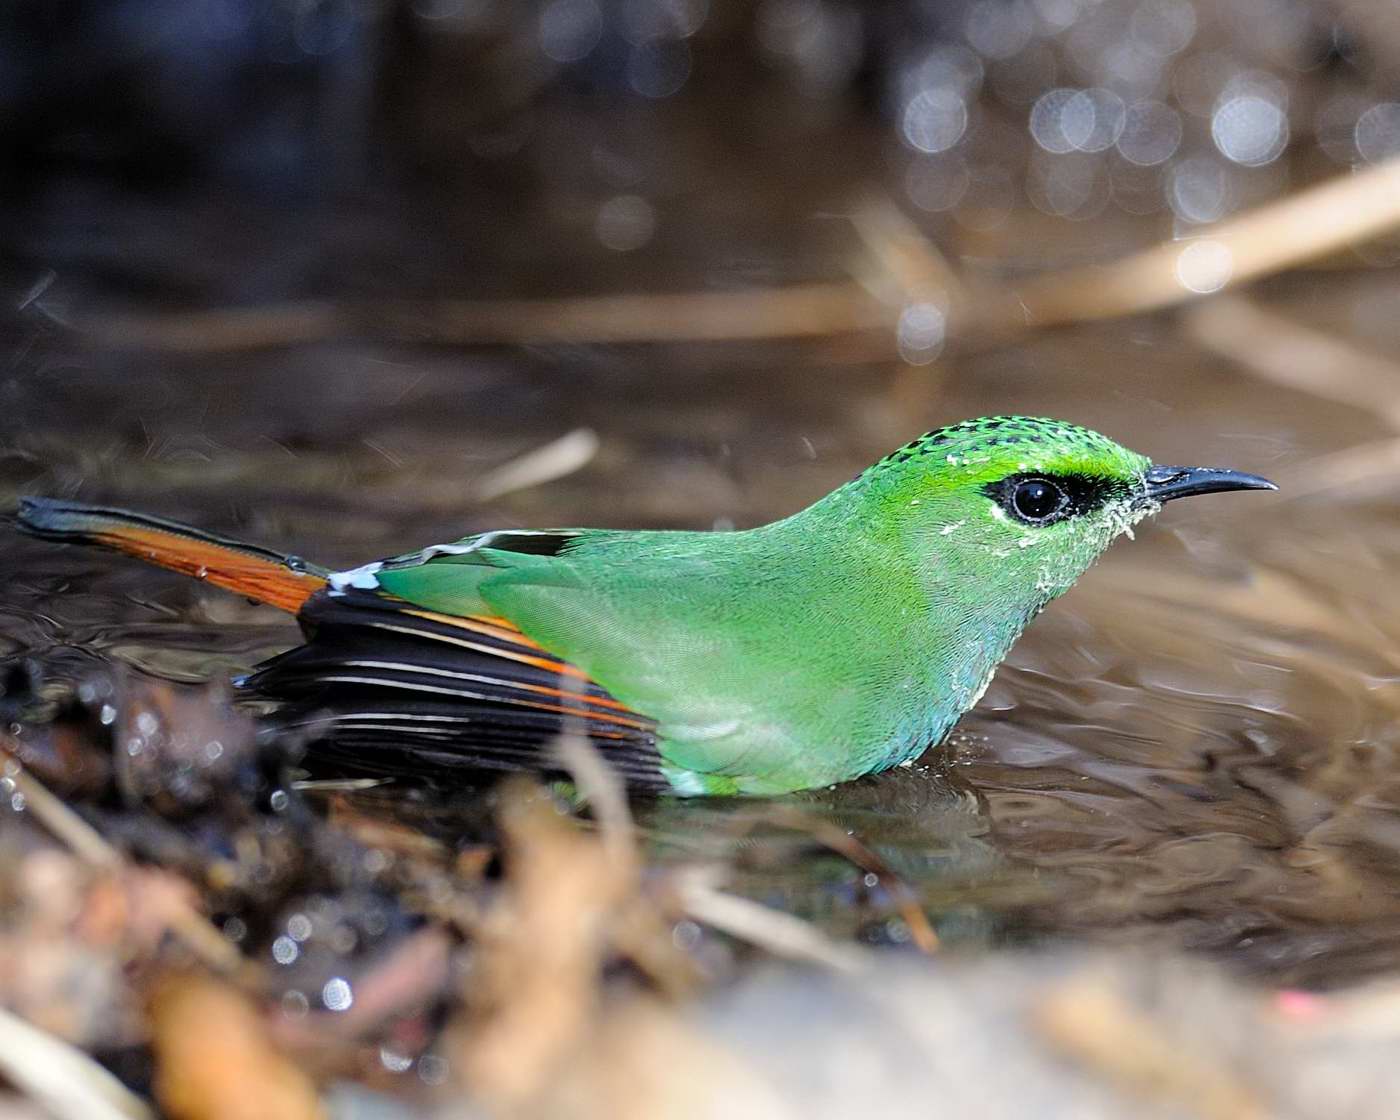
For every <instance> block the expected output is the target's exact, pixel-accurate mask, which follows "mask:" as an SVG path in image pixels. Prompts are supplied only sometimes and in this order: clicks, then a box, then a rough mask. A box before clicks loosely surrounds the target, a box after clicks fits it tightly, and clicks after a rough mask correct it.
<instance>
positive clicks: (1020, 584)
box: [19, 416, 1276, 795]
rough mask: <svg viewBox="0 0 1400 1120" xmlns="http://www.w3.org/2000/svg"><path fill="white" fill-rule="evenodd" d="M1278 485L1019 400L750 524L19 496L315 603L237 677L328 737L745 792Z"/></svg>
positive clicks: (923, 722) (205, 573)
mask: <svg viewBox="0 0 1400 1120" xmlns="http://www.w3.org/2000/svg"><path fill="white" fill-rule="evenodd" d="M1273 489H1276V487H1275V486H1274V484H1273V483H1271V482H1269V481H1268V480H1267V479H1263V478H1259V477H1257V476H1255V475H1250V474H1241V473H1238V472H1235V471H1229V470H1219V469H1214V468H1201V467H1163V466H1154V465H1153V464H1152V463H1151V462H1150V461H1149V460H1148V459H1146V458H1144V457H1143V456H1142V455H1139V454H1137V453H1135V452H1133V451H1129V450H1128V449H1126V448H1124V447H1120V446H1119V445H1118V444H1117V443H1114V442H1113V441H1112V440H1110V439H1108V438H1107V437H1106V436H1102V435H1100V434H1098V433H1097V432H1093V431H1089V430H1088V429H1086V428H1081V427H1076V426H1075V425H1072V424H1067V423H1064V422H1062V421H1058V420H1047V419H1036V418H1030V417H1022V416H998V417H990V418H985V419H980V420H970V421H967V422H965V423H961V424H955V425H952V426H950V427H946V428H940V429H938V430H936V431H932V432H929V433H927V434H926V435H923V436H920V437H919V438H918V439H916V440H914V441H913V442H911V443H908V444H906V445H905V446H904V447H901V448H899V449H898V450H897V451H895V452H893V453H892V454H890V455H888V456H886V457H885V458H884V459H881V460H880V461H879V462H878V463H876V464H875V465H874V466H872V467H870V468H869V469H868V470H866V471H865V472H864V473H862V474H861V475H860V476H858V477H857V478H855V479H854V480H853V481H851V482H848V483H846V484H845V485H844V486H842V487H840V488H839V489H837V490H835V491H833V492H832V493H830V494H828V495H827V496H826V497H824V498H822V499H820V500H819V501H817V502H815V503H814V504H812V505H810V506H808V507H807V508H806V509H804V510H801V511H800V512H798V513H795V514H793V515H792V516H790V517H786V518H784V519H782V520H780V521H774V522H772V523H771V524H767V525H762V526H759V527H758V528H754V529H746V530H740V531H732V532H669V531H668V532H660V531H651V532H633V531H626V530H614V529H549V530H516V529H507V530H501V531H497V532H488V533H481V534H478V535H476V536H471V537H466V538H463V539H462V540H458V541H454V542H452V543H450V544H439V545H432V546H430V547H427V548H424V549H421V550H419V551H417V552H411V553H407V554H405V555H402V556H396V557H394V558H392V559H389V560H381V561H378V562H376V563H372V564H366V565H365V566H363V567H360V568H355V569H352V570H349V571H343V572H330V571H327V570H325V569H323V568H319V567H316V566H314V565H311V564H308V563H306V562H304V561H302V560H300V559H298V558H295V557H288V556H284V555H282V554H279V553H275V552H270V551H267V550H264V549H259V548H255V547H252V546H249V545H244V544H241V543H238V542H235V541H229V540H224V539H221V538H218V537H213V536H210V535H208V534H205V533H202V532H199V531H197V530H194V529H189V528H186V527H183V526H180V525H175V524H173V523H170V522H165V521H160V520H157V519H154V518H149V517H142V516H140V515H136V514H130V513H126V512H123V511H118V510H106V509H98V508H95V507H91V506H83V505H77V504H73V503H68V502H61V501H52V500H46V499H29V500H26V501H25V502H24V503H23V505H22V507H21V510H20V515H19V516H20V523H21V525H22V526H23V527H24V528H26V529H27V530H29V531H30V532H32V533H35V534H38V535H41V536H46V537H51V538H56V539H60V540H79V541H87V542H92V543H98V544H103V545H107V546H108V547H112V548H116V549H119V550H121V551H124V552H127V553H129V554H132V555H137V556H141V557H143V558H145V559H147V560H151V561H154V562H155V563H158V564H162V565H164V566H166V567H171V568H175V569H177V570H180V571H184V572H186V573H189V574H192V575H196V576H199V577H200V578H204V579H208V580H209V581H211V582H213V583H215V584H218V585H220V586H223V587H228V588H230V589H232V590H235V591H238V592H240V593H242V594H245V595H248V596H251V597H252V598H255V599H258V600H261V601H264V602H269V603H273V604H275V605H277V606H281V607H283V608H285V609H288V610H295V611H297V612H298V616H299V620H300V622H301V626H302V630H303V632H304V634H305V639H306V640H305V644H303V645H300V646H298V647H296V648H294V649H291V650H289V651H288V652H286V653H283V654H281V655H279V656H277V657H275V658H273V659H271V660H270V661H268V662H265V663H264V664H263V665H261V666H259V667H258V668H257V669H256V670H255V671H254V672H253V673H252V674H251V675H250V676H248V677H246V678H243V679H242V680H241V681H240V682H239V684H240V685H241V687H242V688H243V689H244V690H245V691H246V692H247V693H248V694H250V695H252V696H256V697H260V698H264V699H273V700H277V701H281V706H280V709H279V710H278V712H277V714H276V715H275V716H274V717H272V719H273V726H274V728H275V729H283V730H290V729H295V730H296V731H297V732H298V733H299V734H301V735H303V736H306V737H308V738H309V739H310V740H311V741H312V742H313V745H314V749H315V751H316V752H317V753H319V754H320V755H322V756H323V757H329V758H333V759H339V760H341V761H342V762H348V763H350V764H352V765H354V766H356V767H357V768H363V769H369V770H381V771H385V772H393V771H399V772H403V771H408V772H419V771H427V770H440V769H441V768H443V767H449V768H454V767H455V768H458V769H465V770H471V769H476V770H481V769H485V770H499V769H539V770H548V769H550V767H551V765H552V763H551V758H552V755H551V753H550V751H549V745H550V743H552V742H553V740H554V739H555V738H556V737H557V736H558V735H559V734H560V733H561V732H565V731H573V732H577V733H581V734H584V735H587V736H588V737H589V738H590V739H591V740H592V741H593V742H594V743H595V744H596V745H597V746H598V748H599V749H600V751H601V753H602V755H603V757H604V758H606V759H607V760H608V761H609V762H610V763H611V764H612V765H613V766H614V768H615V769H616V770H617V772H618V773H620V774H621V775H622V776H623V777H624V778H625V779H626V780H627V781H628V783H629V784H630V785H632V786H634V787H636V788H639V789H647V790H653V791H666V792H670V793H674V794H680V795H735V794H779V793H785V792H789V791H792V790H800V789H808V788H812V787H816V786H825V785H830V784H832V783H835V782H842V781H846V780H848V779H852V778H857V777H860V776H861V775H863V774H871V773H874V772H876V771H880V770H886V769H888V768H889V767H892V766H897V765H899V764H900V763H902V762H905V761H908V760H910V759H912V758H914V757H915V756H917V755H919V754H921V753H922V752H923V751H925V750H927V749H928V748H929V747H931V746H933V745H935V744H937V743H938V742H939V741H940V740H941V739H942V738H943V737H944V735H945V734H947V732H948V730H949V729H950V728H951V727H952V726H953V724H954V723H956V722H957V720H958V719H959V717H961V716H962V714H963V713H964V712H966V711H967V710H968V709H969V708H971V707H972V706H973V705H974V704H975V703H976V702H977V700H978V698H979V697H980V696H981V695H982V693H983V691H984V690H985V689H986V687H987V685H988V683H989V682H990V681H991V678H992V674H993V673H994V672H995V670H996V667H997V665H998V664H999V663H1000V662H1001V660H1002V659H1003V658H1004V657H1005V656H1006V653H1007V651H1008V650H1009V649H1010V648H1011V644H1012V643H1013V642H1014V641H1015V640H1016V638H1017V636H1018V635H1019V634H1020V633H1021V631H1022V630H1023V629H1024V628H1025V626H1026V624H1027V623H1028V622H1029V621H1030V620H1031V619H1032V618H1034V617H1035V615H1036V614H1037V613H1038V612H1039V611H1040V610H1041V608H1043V607H1044V606H1045V605H1046V604H1047V603H1048V602H1049V601H1050V600H1051V599H1054V598H1055V597H1056V596H1058V595H1061V594H1063V593H1064V592H1066V591H1068V590H1069V588H1070V587H1071V586H1073V584H1074V582H1075V581H1076V580H1077V579H1078V578H1079V577H1080V576H1081V575H1082V574H1083V573H1084V571H1085V570H1086V569H1087V568H1088V567H1089V566H1090V565H1091V564H1092V563H1093V562H1094V561H1095V559H1097V558H1098V556H1099V554H1100V553H1102V552H1103V550H1104V549H1105V548H1107V547H1108V545H1109V544H1110V543H1111V542H1112V541H1113V540H1114V538H1116V537H1117V536H1119V535H1120V534H1122V533H1126V532H1129V531H1130V529H1131V527H1132V526H1133V525H1134V524H1135V523H1136V522H1138V521H1140V520H1141V519H1142V518H1144V517H1146V516H1148V515H1149V514H1152V513H1155V512H1156V511H1157V510H1158V509H1160V508H1161V505H1162V503H1163V502H1167V501H1170V500H1172V499H1175V498H1182V497H1186V496H1188V495H1192V494H1209V493H1214V492H1217V491H1225V490H1273Z"/></svg>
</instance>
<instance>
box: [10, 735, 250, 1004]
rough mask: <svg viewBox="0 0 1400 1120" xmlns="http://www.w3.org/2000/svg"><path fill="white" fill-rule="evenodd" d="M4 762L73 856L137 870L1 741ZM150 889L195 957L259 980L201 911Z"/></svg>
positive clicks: (37, 815) (108, 867)
mask: <svg viewBox="0 0 1400 1120" xmlns="http://www.w3.org/2000/svg"><path fill="white" fill-rule="evenodd" d="M0 762H3V763H4V764H5V766H6V771H5V777H6V779H7V780H8V781H10V782H12V783H13V784H14V789H15V791H16V792H18V793H20V794H22V795H23V797H24V800H25V805H26V806H27V807H28V810H29V812H30V813H31V814H32V815H33V817H34V819H35V820H37V821H39V823H40V824H42V825H43V826H44V827H45V828H47V829H48V830H49V831H50V832H51V833H52V834H53V835H54V836H55V837H56V838H57V839H58V840H60V841H61V842H62V843H64V844H65V845H67V846H68V848H69V849H70V850H71V851H72V852H73V854H74V855H76V856H77V857H78V858H79V859H81V860H82V861H83V862H84V863H86V864H87V865H88V866H89V867H92V868H94V869H96V870H98V871H103V872H107V873H109V874H119V875H123V876H124V877H129V876H130V874H131V873H132V872H133V871H134V869H133V868H131V867H130V865H129V864H128V863H127V861H126V859H125V858H124V857H123V856H122V854H121V853H120V852H119V851H118V850H117V849H116V848H114V847H113V846H112V845H111V844H109V843H108V842H107V841H106V840H105V839H104V838H103V837H102V836H101V834H100V833H98V832H97V830H96V829H94V828H93V827H92V826H91V825H90V824H88V823H87V821H85V820H83V818H82V817H80V816H79V815H78V814H77V813H75V812H74V811H73V810H72V809H70V808H69V807H68V806H67V805H65V804H64V803H63V802H62V801H60V800H59V799H58V798H57V797H55V796H54V795H53V794H52V793H50V792H49V790H48V789H47V787H45V786H44V785H43V783H41V782H40V781H39V780H38V779H37V778H35V777H34V776H33V775H32V774H30V773H28V772H27V771H26V770H25V769H24V767H23V766H22V765H21V763H20V762H19V761H18V759H17V758H16V756H15V754H14V753H13V752H12V751H10V750H9V749H8V748H7V747H6V746H4V745H3V744H0ZM149 893H150V897H151V899H152V900H157V901H159V904H160V905H161V906H162V907H163V909H164V913H162V914H161V915H160V917H161V919H162V920H163V921H164V922H165V924H166V926H167V927H168V928H169V930H170V932H171V933H172V934H174V935H175V936H176V937H177V938H178V939H179V940H180V942H181V943H182V944H183V945H184V946H185V948H187V949H188V950H189V951H190V952H191V953H193V954H194V955H195V957H196V958H197V959H199V960H200V961H202V962H203V963H204V964H205V965H207V966H208V967H210V968H213V969H215V970H217V971H219V972H224V973H228V974H239V975H241V976H242V977H243V978H244V979H245V980H248V981H252V980H254V979H255V978H256V976H257V971H256V969H255V967H254V966H253V965H252V964H251V962H249V961H247V960H245V959H244V957H243V955H242V954H241V953H239V951H238V949H237V948H236V947H235V946H234V945H233V944H232V943H231V942H230V941H229V940H228V939H227V938H226V937H224V935H223V934H222V933H220V932H219V931H218V930H217V929H215V928H214V926H213V925H212V924H211V923H210V922H209V919H207V918H206V917H204V915H203V914H200V913H198V912H196V911H195V910H192V909H190V908H189V907H188V906H187V905H185V904H184V903H183V902H182V901H181V900H180V899H179V898H178V897H177V896H175V895H173V894H171V893H170V892H149Z"/></svg>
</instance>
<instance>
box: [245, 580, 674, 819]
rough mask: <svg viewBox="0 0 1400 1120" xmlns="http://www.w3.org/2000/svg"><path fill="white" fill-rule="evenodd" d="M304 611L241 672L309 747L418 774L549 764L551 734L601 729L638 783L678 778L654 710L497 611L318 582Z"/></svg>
mask: <svg viewBox="0 0 1400 1120" xmlns="http://www.w3.org/2000/svg"><path fill="white" fill-rule="evenodd" d="M300 620H301V623H302V628H303V630H304V632H305V634H306V638H307V640H306V643H305V644H304V645H301V646H298V647H296V648H295V649H291V650H288V651H287V652H286V653H283V654H280V655H279V656H277V657H274V658H272V659H271V660H269V661H267V662H264V663H263V664H262V665H261V666H259V667H258V668H257V670H256V671H255V672H254V673H253V674H252V675H250V676H249V677H247V678H245V679H244V680H243V681H242V682H241V684H242V687H243V688H244V689H245V690H246V691H248V692H250V693H252V694H254V695H256V696H259V697H263V698H266V699H270V700H276V701H280V702H281V703H280V706H279V707H278V709H277V711H276V712H275V713H274V714H273V715H272V716H270V717H269V719H270V722H271V724H272V725H273V727H275V728H277V729H279V730H282V731H287V732H294V733H296V734H299V735H302V736H305V737H306V738H307V741H308V742H309V744H310V751H311V754H310V757H311V760H312V761H317V760H320V761H324V762H327V763H332V764H334V765H336V766H337V767H340V768H348V769H353V770H356V771H359V772H372V773H394V774H415V775H420V774H421V775H426V774H430V773H431V772H433V771H442V770H444V769H446V770H453V771H463V770H486V771H498V770H535V771H545V772H549V771H555V770H557V764H555V763H554V762H553V759H552V757H551V755H550V752H549V748H550V746H551V744H552V743H553V742H554V740H555V739H557V738H558V737H559V735H560V734H562V733H565V732H568V733H573V734H580V735H583V736H586V737H587V738H588V739H590V740H591V741H593V742H594V743H595V744H596V745H597V747H598V748H599V750H600V752H601V753H602V756H603V757H604V759H605V760H606V761H607V762H608V763H609V764H610V765H611V766H612V767H613V769H614V770H616V771H617V773H618V774H619V775H620V776H621V777H623V778H624V779H625V780H626V781H627V783H628V785H629V786H632V787H634V788H637V789H642V790H655V791H660V790H665V789H667V788H669V787H668V785H667V782H666V779H665V777H664V776H663V774H662V772H661V768H660V755H659V754H658V752H657V749H656V732H655V724H654V723H653V722H652V721H651V720H649V719H647V718H646V717H644V716H640V715H638V714H637V713H635V712H632V711H630V710H629V709H627V708H625V707H623V705H621V704H619V703H618V702H617V701H616V700H615V699H614V698H613V697H612V696H610V695H609V694H608V693H607V692H606V691H605V690H604V689H602V688H600V687H599V686H598V685H597V684H595V683H593V682H592V681H590V680H588V679H587V678H586V677H584V676H583V675H582V674H581V673H580V672H579V671H578V670H577V669H575V668H574V667H573V666H571V665H568V664H567V663H565V662H563V661H560V660H559V659H558V658H555V657H554V656H553V655H552V654H549V653H547V652H545V651H544V650H541V649H540V648H539V647H538V646H535V645H534V644H533V643H531V642H530V641H529V640H528V639H526V638H525V637H524V636H523V635H519V634H518V633H516V632H515V631H513V630H512V629H510V628H509V625H508V624H505V623H502V622H501V621H500V620H492V619H454V618H449V617H447V616H443V615H435V614H432V613H431V612H425V611H421V610H419V609H417V608H415V607H413V606H412V605H411V604H409V603H405V602H403V601H402V600H398V599H394V598H392V597H389V596H385V595H380V594H378V593H376V592H373V591H360V590H353V589H352V590H347V591H326V592H321V593H319V594H317V595H315V596H313V597H312V598H311V599H309V600H308V601H307V603H306V605H305V607H303V608H302V611H301V615H300Z"/></svg>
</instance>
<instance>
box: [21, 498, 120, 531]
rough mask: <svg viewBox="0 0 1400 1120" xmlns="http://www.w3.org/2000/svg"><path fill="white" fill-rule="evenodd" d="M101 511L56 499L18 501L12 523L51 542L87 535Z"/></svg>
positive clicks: (25, 499)
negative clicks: (17, 507)
mask: <svg viewBox="0 0 1400 1120" xmlns="http://www.w3.org/2000/svg"><path fill="white" fill-rule="evenodd" d="M100 512H102V511H99V510H97V509H94V508H92V507H90V506H83V505H79V504H77V503H75V502H64V501H60V500H59V499H57V498H21V499H20V501H19V509H18V510H16V511H15V523H16V524H17V525H18V526H19V527H20V528H21V529H23V530H24V531H25V532H26V533H30V534H32V535H34V536H36V537H47V538H49V539H50V540H64V539H71V538H74V537H83V536H87V535H88V534H89V533H90V532H91V530H92V526H93V522H94V520H95V516H96V515H98V514H99V513H100Z"/></svg>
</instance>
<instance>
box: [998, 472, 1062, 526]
mask: <svg viewBox="0 0 1400 1120" xmlns="http://www.w3.org/2000/svg"><path fill="white" fill-rule="evenodd" d="M1068 504H1069V495H1068V494H1066V493H1065V492H1064V491H1063V490H1062V489H1060V487H1059V486H1057V485H1056V484H1055V483H1053V482H1051V481H1050V480H1049V479H1048V478H1027V479H1025V480H1023V481H1021V482H1018V483H1017V484H1016V489H1015V490H1013V491H1012V492H1011V511H1012V512H1013V513H1014V514H1015V515H1016V516H1017V517H1019V518H1020V519H1021V520H1022V521H1027V522H1030V523H1031V524H1032V525H1043V524H1044V523H1045V522H1047V521H1049V520H1050V519H1051V518H1052V517H1054V516H1055V515H1056V514H1057V513H1059V512H1060V511H1062V510H1063V509H1064V508H1065V506H1066V505H1068Z"/></svg>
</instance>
